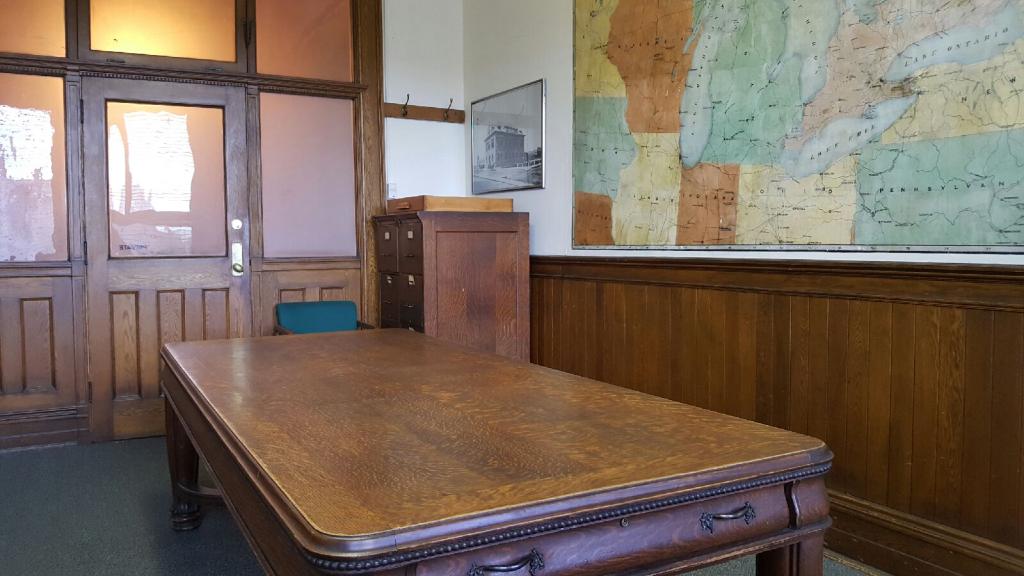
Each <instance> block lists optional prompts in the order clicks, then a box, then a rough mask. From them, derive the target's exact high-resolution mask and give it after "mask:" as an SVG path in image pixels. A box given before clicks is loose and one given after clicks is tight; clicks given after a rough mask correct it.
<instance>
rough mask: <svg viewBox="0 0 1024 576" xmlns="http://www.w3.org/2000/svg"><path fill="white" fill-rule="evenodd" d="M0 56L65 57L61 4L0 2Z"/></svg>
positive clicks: (55, 0)
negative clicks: (9, 53) (0, 54)
mask: <svg viewBox="0 0 1024 576" xmlns="http://www.w3.org/2000/svg"><path fill="white" fill-rule="evenodd" d="M0 52H13V53H16V54H35V55H37V56H59V57H64V56H65V55H66V53H67V41H66V40H65V36H64V0H0Z"/></svg>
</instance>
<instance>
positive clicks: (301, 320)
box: [274, 300, 359, 334]
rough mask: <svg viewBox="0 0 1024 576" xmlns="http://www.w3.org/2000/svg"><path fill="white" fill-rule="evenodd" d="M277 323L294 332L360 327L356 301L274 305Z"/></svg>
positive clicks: (342, 330)
mask: <svg viewBox="0 0 1024 576" xmlns="http://www.w3.org/2000/svg"><path fill="white" fill-rule="evenodd" d="M274 316H275V319H276V321H277V325H278V326H279V327H281V328H283V329H284V330H285V331H287V332H291V333H292V334H320V333H323V332H345V331H348V330H357V329H358V328H359V323H358V313H357V310H356V304H355V302H352V301H350V300H334V301H327V302H284V303H281V304H278V305H276V306H274Z"/></svg>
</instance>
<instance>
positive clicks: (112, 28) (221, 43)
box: [89, 0, 236, 62]
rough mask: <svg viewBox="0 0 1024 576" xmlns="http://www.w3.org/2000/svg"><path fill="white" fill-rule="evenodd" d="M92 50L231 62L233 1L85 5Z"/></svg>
mask: <svg viewBox="0 0 1024 576" xmlns="http://www.w3.org/2000/svg"><path fill="white" fill-rule="evenodd" d="M89 21H90V46H91V47H92V49H93V50H102V51H104V52H122V53H126V54H148V55H152V56H171V57H175V58H198V59H201V60H217V61H221V62H234V61H235V60H236V55H235V50H236V48H235V1H234V0H187V1H186V0H177V1H175V2H167V1H166V0H91V2H90V3H89Z"/></svg>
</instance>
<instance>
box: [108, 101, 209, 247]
mask: <svg viewBox="0 0 1024 576" xmlns="http://www.w3.org/2000/svg"><path fill="white" fill-rule="evenodd" d="M223 145H224V129H223V111H222V110H220V109H217V108H198V107H185V106H163V105H152V104H135V103H123V102H110V103H108V104H107V171H108V181H107V185H108V190H109V202H110V253H111V255H112V256H114V257H139V256H219V255H223V254H224V253H225V251H226V239H225V235H224V234H225V232H224V220H225V213H224V148H223Z"/></svg>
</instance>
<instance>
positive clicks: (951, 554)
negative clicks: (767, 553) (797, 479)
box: [826, 491, 1024, 576]
mask: <svg viewBox="0 0 1024 576" xmlns="http://www.w3.org/2000/svg"><path fill="white" fill-rule="evenodd" d="M829 499H830V500H831V504H832V510H831V513H832V516H833V517H834V518H835V524H834V525H833V528H832V530H830V532H829V533H828V535H827V536H826V542H827V543H830V544H832V543H834V544H836V545H838V547H842V548H846V549H849V546H848V545H845V544H847V542H848V541H849V540H850V539H857V538H864V539H866V538H867V537H868V536H869V535H868V534H866V533H865V532H867V531H866V530H864V528H863V525H864V524H866V525H869V526H870V527H871V528H870V529H871V531H872V533H871V536H875V537H876V538H875V539H877V540H878V541H880V542H881V541H884V542H886V543H888V544H890V545H891V546H892V548H889V549H888V550H886V552H887V553H888V554H887V555H889V556H894V557H895V556H901V557H900V558H898V559H895V560H894V561H893V562H892V563H891V564H890V565H888V566H879V568H882V569H884V570H887V571H890V572H893V573H896V574H902V573H906V572H907V571H911V573H919V574H931V573H933V572H934V571H936V570H941V571H943V572H944V573H945V572H948V573H951V574H985V575H987V576H1001V575H1003V574H1006V575H1010V574H1024V550H1019V549H1016V548H1011V547H1009V546H1005V545H1003V544H999V543H998V542H993V541H991V540H988V539H986V538H982V537H980V536H976V535H974V534H970V533H967V532H964V531H962V530H956V529H954V528H950V527H948V526H943V525H942V524H937V523H935V522H931V521H929V520H925V519H924V518H920V517H918V516H914V515H912V514H906V513H904V512H900V511H898V510H893V509H892V508H888V507H886V506H882V505H880V504H876V503H874V502H869V501H867V500H862V499H860V498H856V497H854V496H850V495H848V494H842V493H839V492H835V491H829ZM878 534H884V537H883V538H877V535H878ZM878 546H883V547H884V545H881V544H878ZM909 550H914V551H916V552H917V553H918V554H917V555H916V556H915V555H911V554H907V553H906V551H909ZM854 559H855V560H858V561H863V560H862V559H861V558H857V557H854ZM870 560H872V561H874V562H876V563H877V562H878V557H877V556H875V557H873V558H870ZM929 560H930V561H929Z"/></svg>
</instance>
